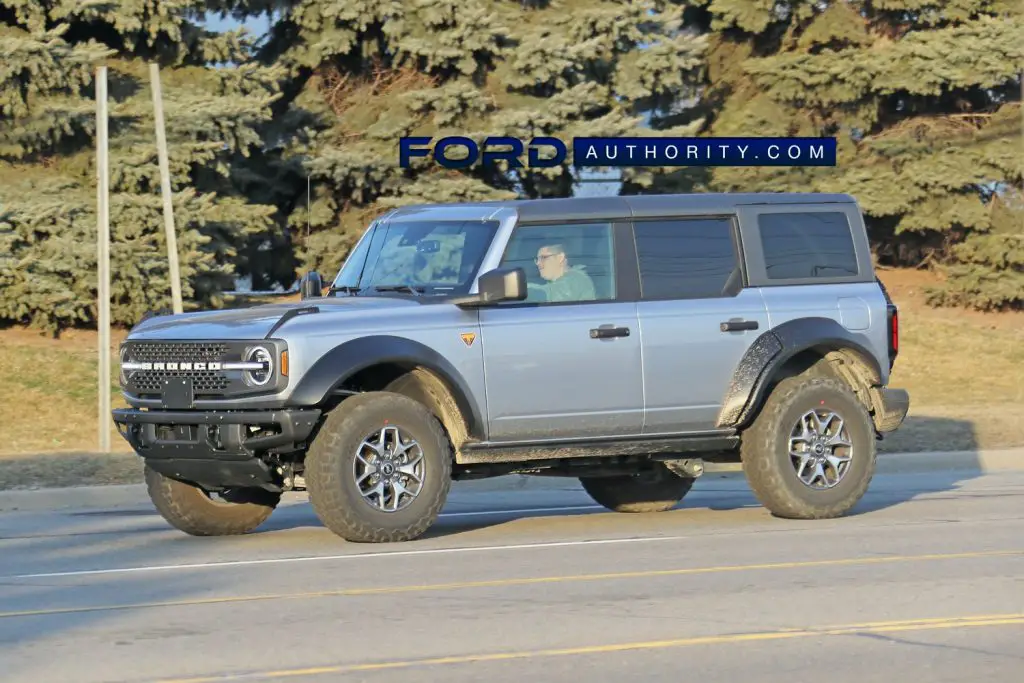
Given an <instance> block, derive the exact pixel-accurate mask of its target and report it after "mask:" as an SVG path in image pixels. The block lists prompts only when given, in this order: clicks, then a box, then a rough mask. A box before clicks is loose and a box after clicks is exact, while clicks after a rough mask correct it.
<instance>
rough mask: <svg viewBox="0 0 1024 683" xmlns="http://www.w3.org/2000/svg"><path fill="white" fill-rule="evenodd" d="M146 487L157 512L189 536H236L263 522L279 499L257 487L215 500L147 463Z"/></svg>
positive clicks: (224, 495)
mask: <svg viewBox="0 0 1024 683" xmlns="http://www.w3.org/2000/svg"><path fill="white" fill-rule="evenodd" d="M144 474H145V481H146V488H147V490H148V491H149V498H150V500H152V501H153V505H154V506H155V507H156V509H157V512H159V513H160V515H161V516H162V517H163V518H164V519H165V520H167V522H168V523H169V524H170V525H171V526H173V527H174V528H176V529H178V530H179V531H184V532H185V533H186V534H190V535H192V536H237V535H239V534H246V533H249V532H250V531H253V530H254V529H256V528H257V527H258V526H259V525H261V524H263V522H265V521H266V520H267V518H268V517H270V515H271V514H272V513H273V512H274V509H275V508H276V507H277V504H278V503H279V502H281V494H280V493H275V492H273V491H266V490H264V489H259V488H244V489H232V490H231V491H227V492H225V493H223V494H216V495H221V496H222V499H220V500H214V499H212V498H211V497H210V496H209V495H207V493H206V492H205V491H204V490H203V489H202V488H200V487H198V486H196V485H194V484H190V483H187V482H184V481H179V480H177V479H172V478H171V477H168V476H166V475H164V474H160V473H159V472H157V471H156V470H153V469H151V468H150V467H149V466H148V465H147V466H146V467H145V472H144Z"/></svg>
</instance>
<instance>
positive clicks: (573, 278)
mask: <svg viewBox="0 0 1024 683" xmlns="http://www.w3.org/2000/svg"><path fill="white" fill-rule="evenodd" d="M534 262H535V263H536V264H537V270H539V271H540V276H541V277H542V278H544V279H545V280H547V283H546V284H543V285H539V286H536V287H531V289H533V288H535V289H537V290H539V291H542V292H544V295H545V297H546V299H547V301H589V300H593V299H596V298H597V294H596V293H595V291H594V283H593V282H592V281H591V279H590V276H588V275H587V274H586V273H584V272H583V271H582V270H581V269H579V268H573V267H572V266H570V265H569V259H568V257H567V256H566V254H565V249H564V248H563V247H562V245H561V244H548V245H545V246H543V247H541V248H540V249H538V250H537V256H536V258H534Z"/></svg>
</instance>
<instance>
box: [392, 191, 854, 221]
mask: <svg viewBox="0 0 1024 683" xmlns="http://www.w3.org/2000/svg"><path fill="white" fill-rule="evenodd" d="M837 203H838V204H856V200H855V199H854V198H853V197H852V196H851V195H848V194H831V193H818V192H707V193H693V194H654V195H627V196H621V197H558V198H551V199H511V200H494V201H479V202H454V203H449V204H414V205H409V206H404V207H399V208H396V209H394V210H392V211H389V212H388V213H387V214H385V215H384V216H381V218H387V219H399V220H417V219H425V220H432V219H433V220H437V219H443V218H449V219H466V220H476V219H479V220H483V219H487V218H490V217H494V216H496V215H497V214H499V213H501V212H515V213H516V214H518V216H519V219H520V221H525V222H535V221H536V222H540V221H560V220H562V221H564V220H586V219H599V220H614V219H617V218H641V217H647V216H660V215H665V214H666V213H673V214H680V215H685V214H714V213H731V212H733V211H735V210H736V208H737V207H739V206H749V205H757V204H761V205H765V204H768V205H780V204H837Z"/></svg>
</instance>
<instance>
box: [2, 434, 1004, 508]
mask: <svg viewBox="0 0 1024 683" xmlns="http://www.w3.org/2000/svg"><path fill="white" fill-rule="evenodd" d="M727 468H728V470H731V471H708V472H706V473H705V474H704V476H703V477H702V478H701V479H702V480H703V479H723V478H725V479H739V480H741V479H742V477H743V473H742V472H741V471H740V470H739V469H738V466H734V465H730V466H727ZM1008 470H1024V448H1008V449H1001V450H989V451H932V452H922V453H884V454H881V455H879V456H878V470H877V472H878V474H880V475H885V474H912V473H925V472H951V473H953V472H955V473H962V474H965V475H969V474H983V473H991V472H998V471H1008ZM699 481H700V480H698V484H697V485H698V486H699V485H700V483H699ZM579 488H580V486H579V482H578V481H577V480H576V479H573V478H569V477H537V476H521V475H507V476H503V477H495V478H491V479H478V480H474V481H464V482H455V484H454V485H453V487H452V490H453V491H461V492H465V493H485V492H497V491H501V492H515V491H536V490H567V491H572V490H577V489H579ZM149 505H150V501H149V498H148V496H147V495H146V490H145V487H144V486H142V485H140V484H129V485H112V486H76V487H71V488H45V489H35V490H14V491H0V512H15V511H17V512H30V511H43V510H57V509H62V508H63V509H67V508H96V507H104V508H116V507H138V506H149Z"/></svg>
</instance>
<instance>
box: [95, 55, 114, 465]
mask: <svg viewBox="0 0 1024 683" xmlns="http://www.w3.org/2000/svg"><path fill="white" fill-rule="evenodd" d="M107 138H108V132H107V67H105V66H101V67H99V68H98V69H97V70H96V173H97V183H96V204H97V212H96V213H97V218H98V223H99V225H98V228H99V230H98V232H99V240H98V245H97V264H98V268H97V271H98V275H99V287H98V288H97V289H98V290H99V291H98V294H99V302H98V306H97V308H98V311H99V316H98V317H99V321H98V325H99V355H100V359H99V360H100V362H99V372H98V375H99V378H98V379H99V436H100V452H101V453H109V452H110V420H111V416H110V165H109V159H108V151H107V148H108V142H107Z"/></svg>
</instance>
